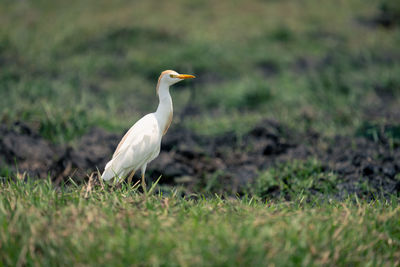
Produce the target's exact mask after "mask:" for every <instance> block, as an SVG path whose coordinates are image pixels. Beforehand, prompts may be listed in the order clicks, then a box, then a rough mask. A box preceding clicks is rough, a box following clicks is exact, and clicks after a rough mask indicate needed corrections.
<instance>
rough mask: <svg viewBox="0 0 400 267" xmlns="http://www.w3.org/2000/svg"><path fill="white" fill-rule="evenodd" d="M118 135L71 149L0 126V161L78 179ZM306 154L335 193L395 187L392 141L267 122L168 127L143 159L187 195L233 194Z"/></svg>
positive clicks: (399, 152)
mask: <svg viewBox="0 0 400 267" xmlns="http://www.w3.org/2000/svg"><path fill="white" fill-rule="evenodd" d="M121 137H122V136H120V135H116V134H111V133H107V132H106V131H104V130H102V129H99V128H93V129H92V130H91V131H89V132H88V133H87V134H85V135H84V136H83V137H82V138H81V139H80V141H79V142H78V144H77V146H76V147H68V146H55V145H53V144H51V143H50V142H48V141H46V140H44V139H43V138H41V137H40V136H39V135H37V134H36V133H34V132H33V131H32V130H31V128H30V127H28V126H27V125H25V124H23V123H16V124H14V125H12V126H8V127H7V126H5V125H1V126H0V145H1V146H0V160H1V165H2V166H4V165H7V166H9V167H10V168H11V169H12V170H13V171H17V169H18V171H19V172H20V173H22V172H27V173H29V174H30V175H32V176H39V177H47V175H50V177H52V178H53V179H54V180H55V181H56V183H59V182H60V181H62V180H63V179H67V178H68V177H70V176H72V177H74V179H75V180H78V181H79V180H82V179H85V178H86V174H87V173H88V172H90V171H94V170H96V168H98V169H99V170H100V171H102V170H103V168H104V165H105V164H106V162H107V161H108V160H109V158H110V157H111V155H112V153H113V150H114V149H115V147H116V145H117V144H118V141H119V140H120V138H121ZM308 158H317V159H318V160H319V161H320V162H321V163H322V165H323V168H324V169H325V170H326V171H332V172H334V173H336V174H337V175H338V177H339V180H338V181H339V183H338V184H337V187H338V188H339V189H340V192H341V193H340V195H339V197H340V196H342V195H344V194H347V193H356V194H359V195H366V194H371V193H373V192H383V193H384V194H385V195H389V194H393V193H394V194H398V193H399V192H400V181H399V177H398V174H399V173H400V146H399V145H398V144H393V143H388V142H384V141H383V140H371V139H370V138H368V136H365V137H357V138H350V137H341V136H338V137H336V138H334V139H333V140H327V139H325V138H323V137H321V136H319V135H318V134H317V133H315V132H308V133H305V134H299V133H295V132H293V131H292V130H291V129H288V128H287V127H285V126H283V125H281V124H280V123H278V122H276V121H272V120H265V121H262V122H261V123H259V124H258V125H256V126H255V127H254V128H253V129H252V130H251V131H249V132H248V133H247V134H245V135H244V136H242V137H240V138H239V137H238V136H236V135H235V134H234V133H230V132H228V133H225V134H223V135H221V136H217V137H205V136H200V135H197V134H195V133H193V132H191V131H189V130H187V129H184V128H182V127H179V126H178V125H175V127H173V128H172V129H171V130H170V131H169V132H168V134H167V135H166V136H165V137H164V139H163V144H162V151H161V153H160V156H159V157H158V158H157V159H156V160H154V161H153V162H152V163H151V164H149V167H148V175H147V177H152V178H156V177H158V176H159V175H162V177H163V178H162V179H161V182H162V183H164V184H172V185H176V184H181V185H184V186H185V188H187V190H188V192H190V191H195V190H199V189H209V190H212V191H217V192H229V193H233V194H236V193H240V192H243V190H244V189H245V188H246V186H248V185H249V184H251V183H252V182H253V181H254V179H255V178H256V177H258V175H259V174H260V173H261V172H263V171H266V170H267V169H268V168H270V167H272V166H274V165H276V164H279V163H283V162H290V161H293V160H306V159H308ZM15 163H16V164H15ZM365 185H367V187H366V186H365ZM368 187H372V189H371V188H368ZM366 188H367V189H366Z"/></svg>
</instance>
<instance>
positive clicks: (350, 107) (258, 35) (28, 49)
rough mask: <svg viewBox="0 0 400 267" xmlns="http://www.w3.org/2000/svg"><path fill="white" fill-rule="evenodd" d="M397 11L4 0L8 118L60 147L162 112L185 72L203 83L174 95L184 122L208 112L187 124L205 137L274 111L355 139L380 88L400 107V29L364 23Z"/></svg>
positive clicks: (370, 6) (0, 18) (289, 4)
mask: <svg viewBox="0 0 400 267" xmlns="http://www.w3.org/2000/svg"><path fill="white" fill-rule="evenodd" d="M391 2H392V1H386V0H385V1H380V2H375V1H362V0H352V1H341V2H340V3H337V1H325V2H324V3H320V1H316V0H307V1H302V2H296V1H294V2H293V1H257V0H253V1H247V2H246V3H239V2H237V1H224V2H223V3H216V2H215V1H210V0H209V1H202V2H201V3H195V2H193V3H188V2H186V1H183V0H174V1H169V2H168V4H166V3H165V4H164V3H163V4H161V3H159V2H158V1H146V2H143V3H137V2H129V1H123V0H121V1H112V2H109V1H104V0H100V1H98V0H96V1H94V0H89V1H85V2H84V3H82V2H81V1H76V0H75V1H70V2H69V3H68V5H66V4H64V3H61V2H53V1H48V0H47V1H46V0H43V1H34V2H14V1H3V2H2V3H0V24H1V25H2V28H1V30H0V67H1V69H2V71H1V73H0V107H1V108H0V118H2V120H3V121H4V120H5V121H15V120H24V121H27V122H30V123H31V124H32V125H36V126H37V128H39V129H40V132H41V133H42V135H43V136H45V137H46V138H48V139H50V140H53V141H54V142H59V143H64V142H69V141H73V140H74V139H76V138H77V137H79V136H80V135H81V134H82V133H83V132H85V131H87V130H88V129H89V128H90V127H92V126H94V125H96V126H101V127H104V128H107V129H109V130H112V131H118V132H122V131H123V130H124V129H126V128H128V127H129V126H130V125H131V124H132V123H133V122H134V121H135V120H137V119H138V118H140V117H141V116H142V115H143V114H145V113H148V112H151V111H153V110H155V108H156V105H157V98H156V95H155V89H154V88H155V84H156V81H157V76H158V75H159V73H160V72H161V71H162V70H165V69H176V70H177V71H180V72H183V73H185V72H188V73H194V74H196V75H197V76H198V77H199V79H203V81H202V82H201V83H197V84H195V85H194V88H192V90H188V89H182V86H184V87H188V86H192V84H194V82H195V81H190V82H187V83H185V84H182V85H180V86H179V87H177V88H174V89H173V90H172V94H173V98H174V104H175V111H176V114H179V113H180V112H181V111H182V109H183V107H184V106H185V105H186V104H187V103H190V104H191V105H195V106H196V107H197V108H198V110H199V114H197V115H196V116H195V117H194V119H188V120H186V121H185V124H186V125H187V126H188V127H191V128H193V129H196V130H197V131H199V132H202V133H205V134H215V133H219V132H221V128H220V127H218V125H219V122H220V121H221V122H222V123H229V124H231V125H232V127H231V129H230V130H237V131H240V130H241V129H243V127H246V126H247V125H249V123H251V122H252V121H253V120H254V118H255V117H257V116H260V114H263V117H273V118H276V119H277V120H279V121H281V122H283V123H286V124H288V125H291V126H293V127H296V128H298V129H299V130H303V129H305V128H309V127H312V128H315V129H317V130H319V131H321V132H323V134H325V135H334V134H338V133H345V134H354V133H355V129H356V128H358V127H359V126H360V125H362V124H363V122H364V120H366V119H365V118H364V116H363V114H364V110H365V109H368V108H370V107H371V106H374V105H377V104H379V99H377V96H376V92H375V89H374V88H376V87H377V86H385V85H387V84H389V85H390V90H392V91H393V92H392V93H393V94H394V96H393V97H392V105H393V106H396V105H399V104H400V102H399V101H400V96H399V88H400V87H399V86H400V81H399V78H398V77H399V75H398V73H399V72H400V65H399V62H400V61H399V60H397V59H398V58H399V57H400V54H399V49H398V42H399V40H400V39H399V37H400V35H399V33H400V32H399V28H398V27H394V28H392V29H390V30H388V29H385V28H383V27H371V26H367V25H363V24H362V23H361V22H359V20H360V19H362V18H366V19H372V18H373V17H374V16H376V14H378V13H379V12H380V10H381V8H382V5H385V6H391V4H390V3H391ZM393 3H394V1H393ZM389 4H390V5H389ZM171 6H173V8H171ZM332 10H335V12H332ZM393 10H394V9H393ZM191 92H195V95H194V96H193V95H192V93H191ZM232 113H236V114H238V115H237V116H231V114H232ZM215 114H217V116H215ZM210 117H212V118H214V119H213V120H214V122H215V123H209V125H210V126H211V127H201V126H202V125H203V122H204V121H207V120H209V118H210ZM227 119H228V120H227Z"/></svg>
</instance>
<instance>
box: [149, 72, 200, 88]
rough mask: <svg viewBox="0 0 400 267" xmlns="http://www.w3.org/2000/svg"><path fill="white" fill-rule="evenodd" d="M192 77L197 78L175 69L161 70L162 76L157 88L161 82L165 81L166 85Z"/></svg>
mask: <svg viewBox="0 0 400 267" xmlns="http://www.w3.org/2000/svg"><path fill="white" fill-rule="evenodd" d="M191 78H196V77H195V76H193V75H189V74H179V73H177V72H176V71H174V70H166V71H163V72H161V75H160V78H158V86H157V88H158V87H159V85H160V84H161V83H165V84H166V85H168V86H170V85H173V84H175V83H177V82H180V81H182V80H185V79H191Z"/></svg>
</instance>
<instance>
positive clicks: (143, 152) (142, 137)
mask: <svg viewBox="0 0 400 267" xmlns="http://www.w3.org/2000/svg"><path fill="white" fill-rule="evenodd" d="M189 78H195V76H193V75H188V74H179V73H177V72H176V71H173V70H166V71H163V72H162V73H161V75H160V77H159V78H158V84H157V94H158V98H159V101H160V102H159V104H158V108H157V110H156V112H154V113H150V114H147V115H146V116H144V117H143V118H141V119H140V120H138V121H137V122H136V123H135V124H134V125H133V126H132V127H131V128H130V129H129V130H128V132H127V133H126V134H125V135H124V137H123V138H122V140H121V141H120V142H119V144H118V146H117V149H116V150H115V152H114V154H113V156H112V159H111V160H110V161H109V162H108V163H107V165H106V167H105V169H104V172H103V174H102V175H101V178H102V179H103V180H106V181H108V180H111V179H112V178H114V177H115V178H116V179H117V181H122V179H125V178H126V177H127V175H128V174H129V173H131V175H130V176H129V178H128V181H129V182H130V181H131V179H132V177H133V175H134V174H135V172H136V171H137V170H139V169H140V170H141V172H142V186H143V190H146V183H145V178H144V175H145V172H146V167H147V164H148V163H149V162H150V161H152V160H153V159H155V158H156V157H157V156H158V155H159V153H160V147H161V138H162V137H163V135H165V133H166V132H167V130H168V128H169V126H170V125H171V122H172V114H173V107H172V98H171V95H170V93H169V87H170V86H171V85H173V84H175V83H177V82H180V81H182V80H184V79H189Z"/></svg>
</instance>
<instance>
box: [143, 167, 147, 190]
mask: <svg viewBox="0 0 400 267" xmlns="http://www.w3.org/2000/svg"><path fill="white" fill-rule="evenodd" d="M145 172H146V165H144V166H143V167H142V188H143V192H144V194H145V196H147V187H146V179H145V178H144V174H145Z"/></svg>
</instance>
